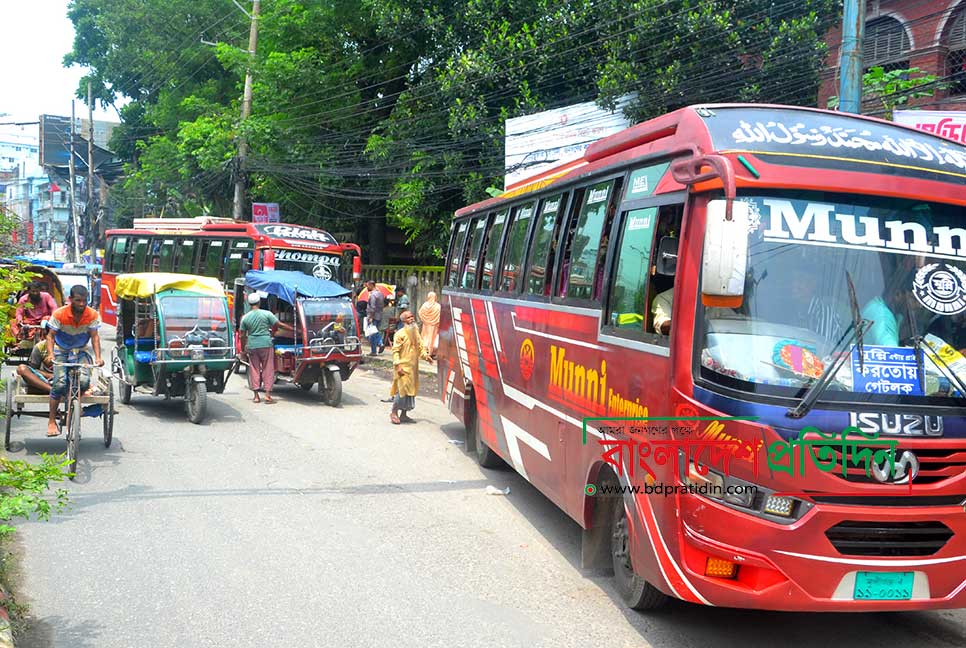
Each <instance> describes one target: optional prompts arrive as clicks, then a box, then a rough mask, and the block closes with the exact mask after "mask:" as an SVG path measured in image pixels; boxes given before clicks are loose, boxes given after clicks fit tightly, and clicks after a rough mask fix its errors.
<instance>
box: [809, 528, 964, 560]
mask: <svg viewBox="0 0 966 648" xmlns="http://www.w3.org/2000/svg"><path fill="white" fill-rule="evenodd" d="M825 537H827V538H828V539H829V542H831V543H832V546H833V547H835V549H836V551H838V552H839V553H840V554H843V555H846V556H931V555H933V554H934V553H936V552H937V551H939V550H940V549H942V548H943V546H944V545H945V544H946V543H947V542H948V541H949V539H950V538H951V537H953V532H952V530H951V529H950V528H949V527H947V526H946V525H945V524H943V523H942V522H852V521H849V522H839V523H838V524H836V525H835V526H834V527H832V528H831V529H829V530H828V531H826V532H825Z"/></svg>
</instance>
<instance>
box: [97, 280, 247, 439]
mask: <svg viewBox="0 0 966 648" xmlns="http://www.w3.org/2000/svg"><path fill="white" fill-rule="evenodd" d="M115 293H116V294H117V297H118V323H117V347H116V348H115V350H114V352H113V354H112V357H111V367H112V371H113V373H114V374H115V375H116V376H117V377H118V381H119V383H120V394H121V402H122V403H125V404H127V403H130V402H131V396H132V394H133V392H134V391H135V389H136V388H138V387H144V391H147V390H150V393H152V394H153V395H154V396H164V397H165V399H168V398H171V397H172V396H176V397H180V396H183V397H184V399H185V413H186V414H187V416H188V420H190V421H191V422H192V423H201V421H202V420H203V419H204V418H205V411H206V408H207V402H208V392H209V391H212V392H215V393H217V394H220V393H222V392H223V391H224V390H225V382H226V381H227V379H228V376H229V374H230V369H231V367H232V364H233V363H234V348H235V340H234V335H233V327H232V324H231V321H230V317H229V311H228V301H227V299H226V297H225V291H224V288H223V287H222V285H221V282H220V281H219V280H218V279H213V278H211V277H199V276H195V275H185V274H169V273H156V272H144V273H138V274H128V275H121V276H119V277H118V278H117V282H116V284H115Z"/></svg>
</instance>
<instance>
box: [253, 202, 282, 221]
mask: <svg viewBox="0 0 966 648" xmlns="http://www.w3.org/2000/svg"><path fill="white" fill-rule="evenodd" d="M252 222H253V223H280V222H281V212H280V211H279V208H278V203H252Z"/></svg>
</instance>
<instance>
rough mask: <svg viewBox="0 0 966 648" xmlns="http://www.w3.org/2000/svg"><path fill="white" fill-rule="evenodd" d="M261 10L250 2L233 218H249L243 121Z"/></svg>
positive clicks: (249, 101) (249, 102)
mask: <svg viewBox="0 0 966 648" xmlns="http://www.w3.org/2000/svg"><path fill="white" fill-rule="evenodd" d="M236 4H237V3H236ZM260 10H261V2H260V0H253V2H252V13H251V19H252V26H251V29H250V30H249V32H248V69H247V70H246V72H245V94H244V95H242V107H241V122H240V131H239V134H238V158H237V160H236V168H235V201H234V203H233V205H232V218H234V219H235V220H250V219H251V216H250V215H249V217H248V218H244V219H243V216H244V206H245V185H246V182H245V180H246V177H245V158H246V157H247V156H248V140H247V138H246V137H245V133H244V130H241V129H244V127H245V122H246V121H247V120H248V117H249V115H251V113H252V66H253V65H254V64H255V47H256V45H257V44H258V13H259V11H260Z"/></svg>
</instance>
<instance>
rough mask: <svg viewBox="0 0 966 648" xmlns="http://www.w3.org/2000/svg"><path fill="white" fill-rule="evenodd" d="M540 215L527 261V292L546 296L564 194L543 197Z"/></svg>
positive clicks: (548, 290) (562, 209)
mask: <svg viewBox="0 0 966 648" xmlns="http://www.w3.org/2000/svg"><path fill="white" fill-rule="evenodd" d="M538 213H539V214H540V216H539V217H538V218H537V223H536V225H535V226H534V232H533V242H532V244H531V246H530V254H529V261H528V263H527V282H526V287H527V288H526V290H527V294H530V295H539V296H546V295H549V294H550V277H551V274H550V268H552V267H553V264H554V256H555V255H554V252H555V248H556V244H557V239H558V238H559V236H558V232H559V228H560V222H561V221H562V220H563V219H562V218H560V217H559V216H560V215H561V214H563V213H565V211H564V195H563V194H558V195H556V196H551V197H550V198H545V199H544V200H543V202H541V203H540V208H539V210H538Z"/></svg>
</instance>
